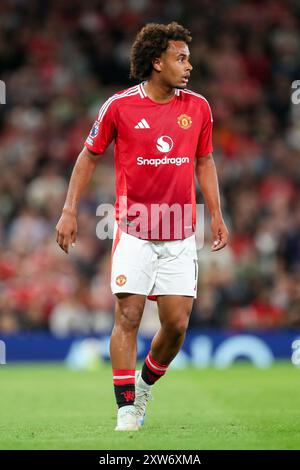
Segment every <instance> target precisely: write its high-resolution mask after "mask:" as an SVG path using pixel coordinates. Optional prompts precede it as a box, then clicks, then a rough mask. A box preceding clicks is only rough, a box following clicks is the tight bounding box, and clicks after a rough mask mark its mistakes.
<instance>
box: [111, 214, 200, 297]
mask: <svg viewBox="0 0 300 470" xmlns="http://www.w3.org/2000/svg"><path fill="white" fill-rule="evenodd" d="M197 279H198V260H197V250H196V241H195V235H192V236H191V237H188V238H185V239H183V240H174V241H152V240H143V239H140V238H137V237H134V236H133V235H129V234H128V233H126V232H123V231H122V230H121V229H120V228H119V226H118V225H117V223H115V228H114V241H113V247H112V266H111V290H112V292H113V294H119V293H121V292H123V293H130V294H141V295H146V296H150V298H151V297H152V296H153V299H152V300H154V299H155V297H156V296H157V295H185V296H190V297H194V298H196V297H197Z"/></svg>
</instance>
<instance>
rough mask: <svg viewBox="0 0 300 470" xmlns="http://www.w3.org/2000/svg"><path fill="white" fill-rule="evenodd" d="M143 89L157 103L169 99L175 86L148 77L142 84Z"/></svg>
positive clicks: (165, 101) (173, 93)
mask: <svg viewBox="0 0 300 470" xmlns="http://www.w3.org/2000/svg"><path fill="white" fill-rule="evenodd" d="M144 89H145V92H146V94H147V96H148V97H149V98H150V99H151V100H152V101H156V102H157V103H167V102H168V101H171V100H172V98H173V97H174V95H175V88H171V87H169V86H167V85H165V84H162V83H159V82H157V81H156V80H154V79H149V80H148V81H147V82H146V83H145V84H144Z"/></svg>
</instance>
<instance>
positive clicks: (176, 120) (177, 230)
mask: <svg viewBox="0 0 300 470" xmlns="http://www.w3.org/2000/svg"><path fill="white" fill-rule="evenodd" d="M212 121H213V119H212V115H211V110H210V107H209V104H208V102H207V100H206V99H205V98H204V97H203V96H201V95H199V94H197V93H194V92H193V91H190V90H182V89H176V90H175V95H174V97H173V98H172V99H171V101H169V102H168V103H156V102H154V101H153V100H151V98H149V97H148V96H147V95H146V92H145V89H144V86H143V84H142V83H141V84H140V85H136V86H134V87H131V88H129V89H127V90H124V91H121V92H119V93H117V94H115V95H113V96H112V97H111V98H109V99H108V100H107V101H106V102H105V103H104V105H103V106H102V107H101V108H100V111H99V114H98V117H97V120H96V121H95V123H94V125H93V127H92V130H91V132H90V134H89V136H88V138H87V139H86V142H85V146H86V147H87V148H88V149H89V150H91V151H92V152H95V153H97V154H102V153H104V151H105V149H106V148H107V146H108V145H109V144H110V143H111V142H112V140H114V141H115V148H114V152H115V168H116V204H115V216H116V220H117V222H118V224H119V226H120V228H121V229H122V230H123V231H126V232H128V233H130V234H132V235H134V236H138V237H140V238H144V239H148V240H174V239H183V238H186V237H187V236H190V235H192V234H193V233H194V231H195V223H196V220H195V219H196V217H195V215H196V202H195V175H194V168H195V167H194V163H195V158H201V157H203V156H206V155H208V154H209V153H211V152H212V150H213V147H212Z"/></svg>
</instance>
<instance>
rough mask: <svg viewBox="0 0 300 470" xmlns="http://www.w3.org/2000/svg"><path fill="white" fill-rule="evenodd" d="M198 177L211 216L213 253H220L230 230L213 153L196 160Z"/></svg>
mask: <svg viewBox="0 0 300 470" xmlns="http://www.w3.org/2000/svg"><path fill="white" fill-rule="evenodd" d="M195 171H196V176H197V179H198V182H199V185H200V189H201V192H202V194H203V197H204V200H205V202H206V204H207V207H208V209H209V212H210V215H211V231H212V236H213V244H212V246H211V250H212V251H218V250H221V249H222V248H224V247H225V246H226V245H227V241H228V230H227V227H226V225H225V223H224V220H223V216H222V211H221V204H220V192H219V184H218V177H217V171H216V166H215V162H214V159H213V156H212V153H209V154H208V155H206V156H205V157H200V158H197V160H196V167H195Z"/></svg>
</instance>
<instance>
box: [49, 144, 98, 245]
mask: <svg viewBox="0 0 300 470" xmlns="http://www.w3.org/2000/svg"><path fill="white" fill-rule="evenodd" d="M99 156H100V155H97V154H94V153H92V152H91V151H90V150H88V149H87V148H86V147H84V148H83V150H82V152H81V153H80V154H79V155H78V158H77V160H76V163H75V166H74V168H73V172H72V175H71V179H70V183H69V188H68V192H67V197H66V201H65V204H64V207H63V210H62V214H61V217H60V219H59V221H58V223H57V225H56V241H57V243H58V244H59V246H60V247H61V249H62V250H63V251H65V252H66V253H68V252H69V245H70V244H71V243H72V244H73V243H75V241H76V236H77V211H78V205H79V201H80V198H81V195H82V193H83V191H84V189H85V188H86V187H87V185H88V183H89V182H90V180H91V177H92V175H93V173H94V170H95V167H96V164H97V161H98V158H99Z"/></svg>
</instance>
